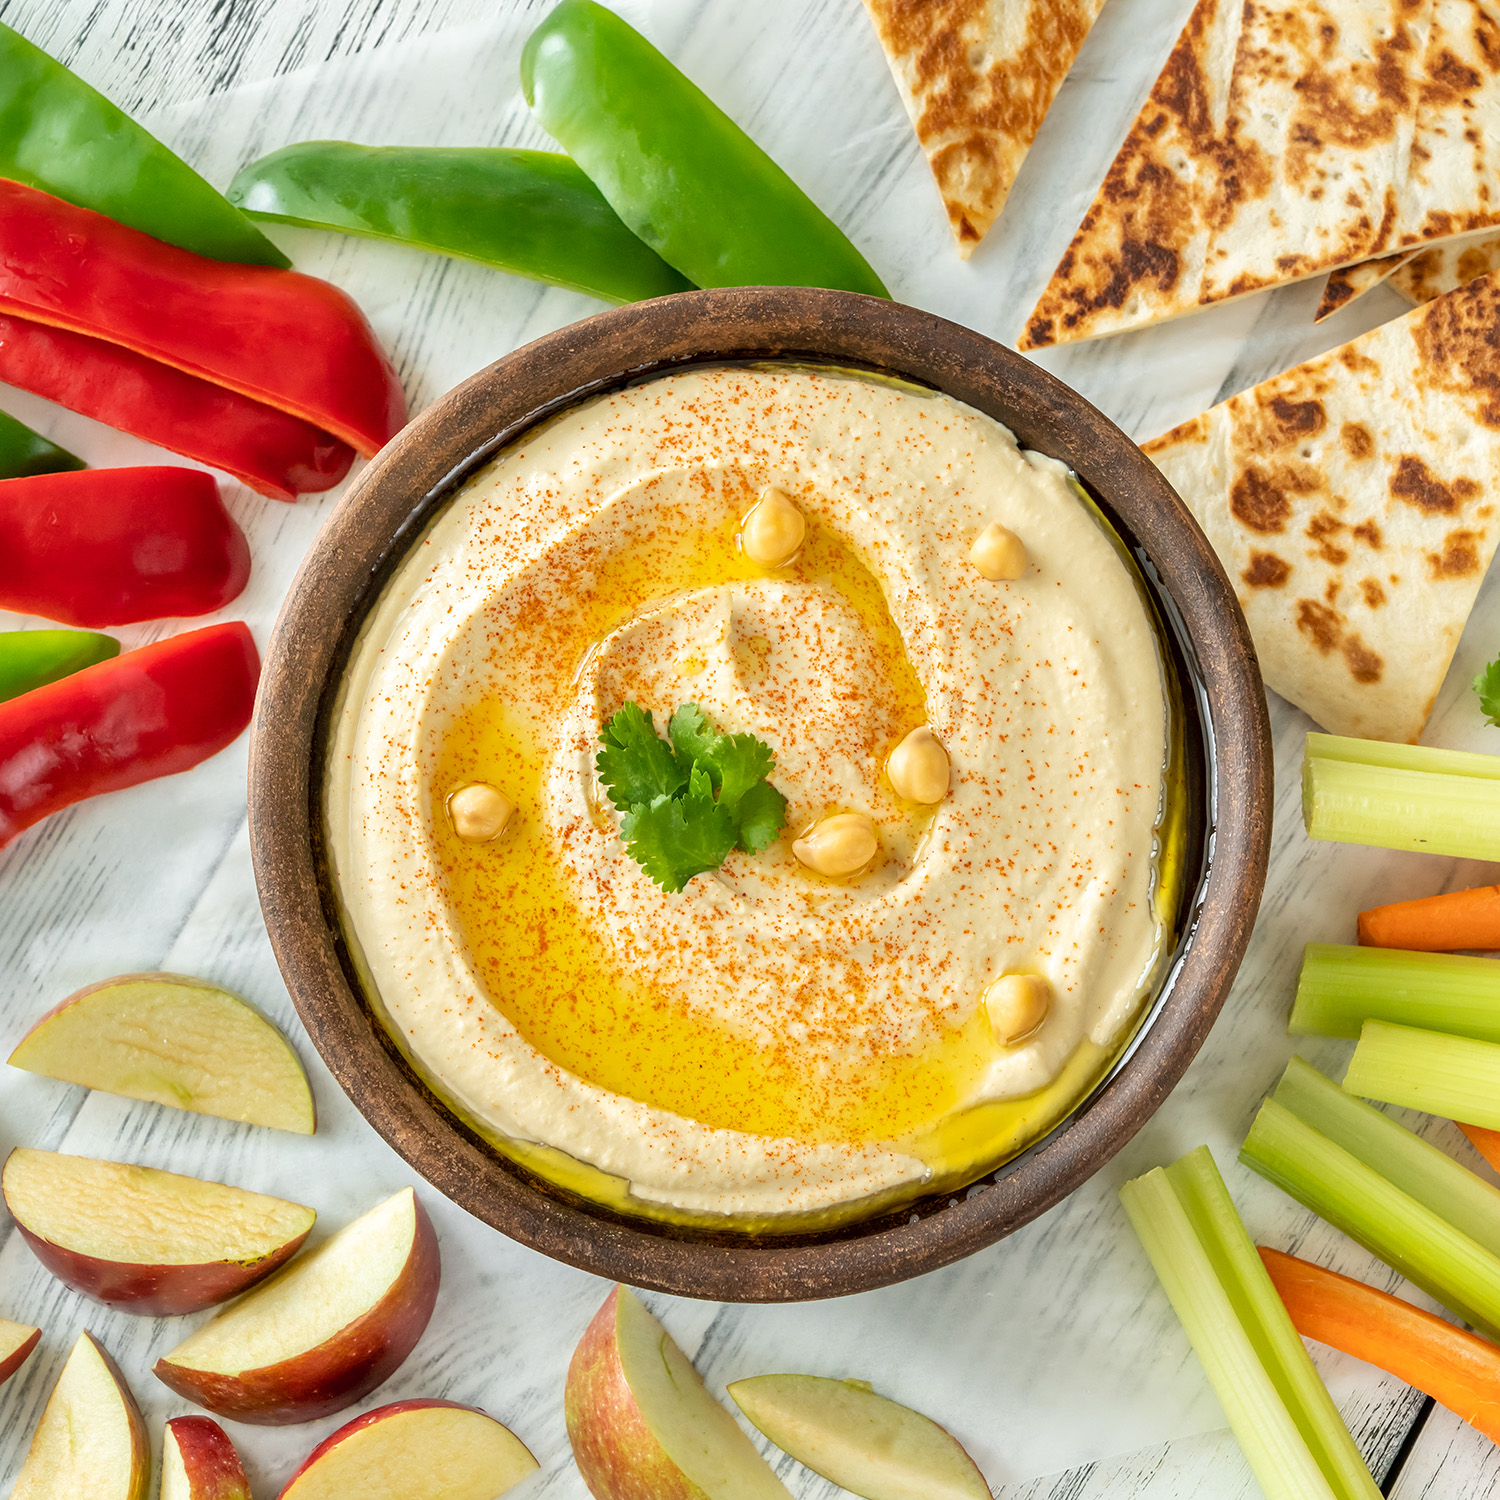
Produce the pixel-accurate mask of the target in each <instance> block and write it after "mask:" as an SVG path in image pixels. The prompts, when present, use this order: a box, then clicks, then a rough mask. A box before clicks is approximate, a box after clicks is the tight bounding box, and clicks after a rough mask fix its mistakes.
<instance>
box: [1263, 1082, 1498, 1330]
mask: <svg viewBox="0 0 1500 1500" xmlns="http://www.w3.org/2000/svg"><path fill="white" fill-rule="evenodd" d="M1240 1160H1241V1161H1242V1162H1244V1163H1245V1165H1246V1166H1248V1167H1250V1168H1252V1169H1253V1170H1254V1171H1256V1172H1259V1173H1260V1175H1261V1176H1262V1177H1264V1178H1266V1179H1268V1180H1269V1181H1271V1182H1274V1183H1275V1184H1276V1186H1277V1187H1279V1188H1281V1189H1282V1191H1283V1192H1286V1193H1289V1194H1291V1196H1292V1197H1293V1198H1295V1199H1296V1200H1297V1201H1298V1202H1299V1203H1302V1204H1305V1205H1306V1206H1307V1207H1308V1208H1310V1209H1312V1211H1313V1212H1314V1213H1315V1214H1317V1215H1318V1217H1319V1218H1321V1219H1326V1220H1327V1221H1328V1222H1329V1223H1330V1224H1332V1225H1333V1226H1334V1228H1335V1229H1341V1230H1343V1232H1344V1233H1345V1234H1347V1235H1348V1236H1349V1237H1350V1238H1351V1239H1353V1240H1357V1241H1358V1242H1359V1243H1360V1244H1361V1245H1363V1246H1364V1247H1365V1249H1366V1250H1368V1251H1370V1253H1371V1254H1373V1255H1378V1256H1379V1257H1380V1258H1381V1260H1383V1261H1385V1263H1386V1264H1387V1265H1389V1266H1394V1267H1395V1269H1396V1270H1398V1271H1400V1273H1401V1274H1402V1275H1403V1276H1404V1277H1406V1279H1407V1280H1408V1281H1410V1282H1414V1283H1415V1284H1416V1285H1417V1286H1419V1287H1421V1288H1422V1290H1423V1291H1424V1292H1427V1293H1428V1294H1429V1295H1430V1296H1433V1297H1435V1298H1436V1299H1437V1300H1438V1301H1439V1302H1441V1303H1442V1304H1443V1306H1444V1307H1446V1308H1448V1309H1449V1310H1450V1311H1452V1312H1455V1313H1457V1314H1458V1316H1459V1317H1461V1318H1463V1319H1464V1320H1465V1322H1468V1323H1472V1324H1473V1325H1474V1327H1475V1328H1478V1329H1479V1330H1480V1331H1481V1332H1483V1333H1486V1334H1488V1335H1489V1336H1490V1337H1491V1338H1495V1337H1497V1336H1500V1256H1496V1255H1494V1254H1492V1253H1491V1252H1490V1251H1489V1250H1486V1249H1485V1248H1484V1246H1482V1245H1480V1244H1477V1243H1476V1242H1475V1241H1474V1240H1472V1239H1470V1238H1469V1236H1468V1235H1466V1234H1464V1233H1463V1232H1462V1231H1461V1230H1458V1229H1455V1228H1454V1227H1453V1225H1451V1224H1450V1223H1449V1222H1448V1221H1447V1220H1446V1219H1444V1218H1442V1217H1441V1216H1440V1215H1438V1214H1436V1213H1434V1212H1433V1211H1432V1210H1431V1209H1430V1208H1428V1207H1427V1206H1426V1205H1425V1204H1422V1203H1419V1202H1418V1201H1417V1200H1416V1199H1415V1198H1413V1197H1411V1196H1410V1194H1408V1193H1403V1192H1402V1191H1401V1189H1400V1188H1398V1187H1395V1186H1393V1185H1392V1184H1391V1183H1390V1182H1388V1181H1387V1180H1386V1179H1385V1178H1384V1177H1382V1176H1381V1175H1380V1173H1379V1172H1377V1171H1376V1170H1375V1169H1374V1168H1373V1167H1368V1166H1366V1165H1365V1164H1364V1163H1363V1162H1362V1161H1360V1160H1359V1159H1358V1158H1357V1157H1355V1156H1353V1155H1352V1154H1351V1153H1350V1152H1348V1151H1346V1150H1344V1148H1343V1147H1342V1146H1336V1145H1335V1144H1334V1143H1333V1142H1332V1141H1330V1140H1329V1139H1328V1138H1327V1137H1326V1136H1324V1135H1321V1134H1319V1132H1318V1131H1316V1130H1314V1129H1313V1128H1312V1126H1310V1125H1306V1124H1304V1123H1303V1122H1302V1121H1301V1120H1299V1119H1298V1118H1297V1117H1296V1115H1294V1114H1293V1113H1292V1112H1291V1111H1290V1110H1289V1109H1287V1108H1286V1107H1285V1106H1284V1105H1281V1104H1278V1103H1277V1102H1276V1101H1275V1100H1274V1099H1267V1100H1266V1101H1265V1103H1264V1104H1262V1105H1261V1107H1260V1113H1259V1114H1258V1115H1256V1117H1255V1123H1254V1125H1252V1126H1251V1127H1250V1134H1249V1135H1248V1136H1246V1137H1245V1144H1244V1146H1243V1147H1242V1149H1241V1151H1240Z"/></svg>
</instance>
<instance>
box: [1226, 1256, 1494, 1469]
mask: <svg viewBox="0 0 1500 1500" xmlns="http://www.w3.org/2000/svg"><path fill="white" fill-rule="evenodd" d="M1256 1248H1257V1249H1259V1251H1260V1258H1261V1259H1262V1260H1263V1261H1264V1262H1265V1264H1266V1270H1267V1271H1269V1272H1270V1273H1271V1280H1272V1282H1274V1283H1275V1286H1276V1290H1277V1291H1278V1292H1279V1293H1280V1294H1281V1300H1282V1301H1283V1302H1284V1303H1285V1304H1286V1310H1287V1312H1288V1313H1289V1314H1290V1315H1291V1319H1292V1323H1293V1324H1294V1325H1295V1327H1296V1329H1297V1332H1298V1333H1300V1334H1301V1335H1302V1337H1303V1338H1306V1339H1316V1340H1317V1342H1318V1343H1320V1344H1327V1345H1329V1346H1330V1347H1331V1348H1334V1349H1341V1350H1342V1351H1343V1352H1344V1353H1345V1354H1352V1355H1353V1356H1354V1357H1355V1358H1356V1359H1362V1360H1365V1361H1366V1362H1367V1363H1369V1364H1372V1365H1378V1366H1379V1367H1380V1368H1381V1369H1382V1370H1386V1371H1388V1372H1389V1373H1390V1374H1392V1375H1394V1376H1395V1377H1396V1378H1397V1379H1398V1380H1404V1381H1405V1382H1406V1383H1407V1384H1408V1385H1410V1386H1415V1387H1416V1389H1417V1390H1419V1391H1422V1392H1425V1394H1427V1395H1429V1396H1431V1397H1432V1399H1433V1400H1434V1401H1436V1402H1438V1403H1439V1404H1440V1405H1443V1406H1446V1407H1447V1408H1448V1410H1449V1411H1451V1412H1453V1413H1454V1415H1455V1416H1459V1417H1462V1418H1463V1420H1464V1421H1465V1422H1467V1423H1468V1424H1469V1425H1470V1426H1471V1427H1474V1428H1476V1429H1477V1430H1478V1431H1480V1432H1482V1433H1483V1434H1484V1435H1485V1436H1486V1437H1487V1438H1489V1440H1490V1441H1491V1442H1492V1443H1500V1347H1497V1346H1496V1345H1494V1344H1492V1343H1490V1342H1489V1340H1488V1339H1482V1338H1480V1337H1479V1335H1478V1334H1474V1333H1468V1332H1466V1331H1465V1330H1464V1329H1462V1328H1455V1327H1454V1326H1453V1325H1452V1324H1451V1323H1446V1322H1444V1321H1443V1319H1442V1318H1438V1317H1434V1316H1433V1315H1432V1314H1431V1313H1430V1312H1423V1311H1422V1309H1421V1308H1420V1307H1413V1306H1412V1305H1411V1303H1409V1302H1403V1301H1402V1300H1401V1299H1400V1298H1399V1297H1392V1296H1391V1295H1390V1294H1389V1293H1387V1292H1380V1291H1376V1289H1375V1288H1374V1287H1372V1286H1366V1285H1365V1284H1364V1283H1363V1282H1362V1281H1352V1280H1350V1278H1349V1277H1347V1276H1340V1275H1339V1274H1338V1273H1337V1272H1335V1271H1325V1270H1324V1269H1323V1268H1322V1267H1321V1266H1315V1265H1312V1264H1311V1263H1310V1262H1308V1261H1305V1260H1298V1259H1297V1257H1296V1256H1295V1255H1283V1254H1282V1253H1281V1251H1280V1250H1268V1249H1266V1247H1265V1246H1264V1245H1260V1246H1257V1247H1256Z"/></svg>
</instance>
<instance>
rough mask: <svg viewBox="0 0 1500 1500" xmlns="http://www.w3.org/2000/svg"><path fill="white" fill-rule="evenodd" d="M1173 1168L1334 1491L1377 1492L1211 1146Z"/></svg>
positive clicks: (1204, 1240) (1222, 1279)
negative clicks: (1309, 1356) (1263, 1259)
mask: <svg viewBox="0 0 1500 1500" xmlns="http://www.w3.org/2000/svg"><path fill="white" fill-rule="evenodd" d="M1166 1171H1167V1177H1168V1179H1169V1180H1170V1181H1171V1183H1172V1186H1173V1188H1174V1189H1175V1190H1176V1193H1177V1201H1178V1202H1179V1203H1180V1204H1181V1205H1182V1208H1183V1211H1184V1212H1185V1213H1186V1214H1187V1216H1188V1221H1189V1223H1190V1224H1191V1225H1192V1226H1193V1230H1194V1232H1195V1233H1196V1235H1197V1237H1198V1243H1199V1244H1200V1245H1201V1246H1202V1247H1203V1249H1204V1250H1205V1252H1206V1253H1207V1255H1208V1259H1209V1262H1210V1264H1211V1266H1212V1267H1213V1270H1214V1272H1215V1274H1216V1275H1217V1277H1218V1280H1219V1284H1220V1285H1221V1286H1222V1287H1223V1288H1224V1291H1225V1293H1226V1295H1227V1296H1228V1297H1229V1300H1230V1303H1231V1305H1232V1306H1233V1308H1234V1313H1235V1316H1236V1318H1237V1319H1238V1321H1239V1324H1240V1326H1241V1327H1242V1328H1243V1329H1244V1330H1245V1332H1246V1334H1247V1335H1248V1336H1249V1339H1250V1342H1251V1344H1252V1345H1253V1346H1254V1348H1255V1352H1256V1355H1257V1357H1258V1358H1259V1360H1260V1363H1261V1367H1262V1368H1263V1369H1264V1370H1265V1372H1266V1373H1267V1375H1269V1376H1270V1378H1271V1383H1272V1384H1273V1385H1274V1386H1275V1387H1276V1390H1277V1393H1278V1394H1279V1395H1280V1397H1281V1400H1282V1404H1283V1405H1284V1406H1285V1407H1286V1409H1287V1411H1288V1412H1289V1413H1290V1414H1291V1417H1292V1420H1293V1421H1294V1422H1295V1423H1296V1425H1297V1430H1298V1431H1299V1432H1300V1433H1301V1434H1302V1437H1303V1441H1304V1442H1306V1444H1307V1446H1308V1449H1309V1451H1310V1452H1311V1453H1312V1455H1313V1457H1314V1459H1315V1460H1316V1461H1317V1465H1318V1468H1319V1470H1320V1471H1321V1472H1322V1474H1323V1475H1324V1477H1325V1478H1326V1479H1327V1480H1328V1481H1329V1482H1330V1483H1331V1484H1332V1486H1333V1489H1334V1493H1335V1494H1338V1495H1371V1494H1374V1493H1375V1485H1374V1482H1373V1481H1372V1480H1371V1478H1370V1471H1369V1469H1368V1468H1367V1467H1366V1466H1365V1461H1364V1459H1363V1457H1362V1456H1361V1455H1360V1451H1359V1449H1358V1447H1357V1446H1356V1445H1355V1442H1354V1439H1353V1438H1352V1437H1350V1436H1349V1429H1348V1428H1347V1427H1345V1426H1344V1420H1343V1418H1342V1417H1341V1416H1340V1415H1339V1410H1338V1407H1336V1406H1335V1405H1334V1404H1333V1398H1332V1397H1331V1396H1330V1395H1329V1394H1328V1387H1327V1386H1325V1385H1324V1384H1323V1380H1322V1377H1321V1376H1320V1375H1319V1374H1318V1372H1317V1370H1316V1369H1314V1368H1313V1363H1312V1360H1311V1359H1309V1358H1308V1354H1307V1346H1306V1345H1305V1344H1304V1343H1303V1342H1302V1337H1301V1335H1300V1334H1299V1333H1298V1332H1297V1330H1296V1328H1295V1327H1294V1326H1293V1324H1292V1320H1291V1317H1290V1315H1289V1314H1288V1313H1287V1310H1286V1304H1285V1303H1283V1302H1282V1300H1281V1297H1280V1294H1279V1293H1278V1292H1277V1290H1276V1288H1275V1286H1274V1285H1273V1284H1272V1282H1271V1277H1270V1275H1269V1274H1268V1272H1267V1271H1266V1267H1265V1262H1264V1261H1262V1260H1261V1258H1260V1256H1259V1254H1257V1252H1256V1249H1255V1246H1254V1245H1253V1244H1252V1243H1251V1240H1250V1235H1249V1233H1248V1232H1247V1231H1246V1229H1245V1225H1244V1222H1243V1221H1242V1220H1241V1218H1240V1216H1239V1213H1238V1212H1237V1210H1236V1209H1235V1206H1234V1200H1233V1199H1232V1198H1231V1197H1230V1196H1229V1189H1228V1188H1227V1187H1225V1185H1224V1179H1223V1178H1222V1177H1221V1176H1220V1175H1219V1169H1218V1167H1217V1166H1216V1165H1215V1164H1214V1159H1213V1156H1212V1154H1211V1153H1210V1152H1209V1149H1208V1147H1207V1146H1200V1147H1198V1149H1197V1150H1196V1151H1190V1152H1188V1154H1187V1155H1186V1156H1184V1157H1182V1158H1180V1159H1179V1160H1178V1161H1176V1162H1174V1163H1173V1164H1172V1165H1171V1166H1170V1167H1168V1168H1167V1169H1166Z"/></svg>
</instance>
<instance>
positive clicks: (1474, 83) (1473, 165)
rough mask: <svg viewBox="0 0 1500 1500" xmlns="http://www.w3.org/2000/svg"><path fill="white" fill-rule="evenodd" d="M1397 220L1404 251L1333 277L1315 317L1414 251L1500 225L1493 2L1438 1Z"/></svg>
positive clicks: (1499, 8) (1497, 8)
mask: <svg viewBox="0 0 1500 1500" xmlns="http://www.w3.org/2000/svg"><path fill="white" fill-rule="evenodd" d="M1397 221H1398V226H1399V233H1398V234H1397V236H1396V244H1397V245H1398V246H1401V247H1403V249H1402V251H1401V253H1399V254H1397V255H1395V256H1387V257H1382V258H1381V259H1378V260H1373V261H1366V262H1363V263H1362V264H1360V265H1357V266H1349V267H1346V268H1345V269H1343V270H1339V271H1335V272H1334V273H1333V274H1332V275H1331V276H1330V277H1329V279H1328V287H1327V290H1326V291H1325V292H1324V294H1323V301H1322V303H1321V304H1320V306H1319V308H1318V313H1317V317H1318V320H1320V321H1321V320H1322V319H1323V318H1325V317H1327V316H1328V315H1329V314H1330V313H1332V312H1336V311H1337V310H1338V309H1339V308H1340V307H1345V306H1347V305H1348V304H1349V303H1350V302H1352V301H1354V300H1355V299H1356V298H1358V297H1361V296H1363V295H1364V294H1365V293H1366V292H1368V291H1370V290H1371V289H1373V288H1374V287H1377V286H1379V285H1380V284H1381V282H1383V281H1385V280H1386V279H1387V278H1388V277H1390V276H1392V275H1393V274H1394V273H1395V272H1396V271H1397V270H1399V269H1400V268H1401V267H1402V266H1403V265H1405V264H1406V263H1407V262H1408V261H1410V260H1411V259H1412V257H1413V255H1414V254H1415V253H1416V251H1415V250H1413V249H1411V248H1409V247H1413V246H1415V247H1419V248H1420V247H1422V246H1426V245H1451V244H1454V243H1455V242H1456V243H1467V242H1468V241H1471V240H1472V239H1473V238H1474V237H1475V235H1476V234H1483V233H1487V232H1489V231H1491V230H1493V229H1495V228H1497V227H1500V3H1497V0H1435V3H1434V4H1433V7H1432V15H1431V19H1430V21H1429V23H1428V29H1427V42H1426V46H1425V49H1424V52H1423V58H1422V66H1421V69H1420V70H1419V74H1418V89H1417V114H1416V125H1415V131H1414V134H1413V137H1412V146H1411V152H1410V156H1409V159H1408V164H1407V172H1406V175H1405V177H1404V178H1403V179H1402V181H1401V182H1400V183H1399V184H1398V198H1397ZM1454 263H1455V265H1456V260H1455V262H1454ZM1465 279H1466V280H1472V277H1467V278H1465ZM1454 284H1455V285H1457V284H1458V283H1454ZM1445 290H1451V287H1449V288H1445Z"/></svg>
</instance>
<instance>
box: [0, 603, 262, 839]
mask: <svg viewBox="0 0 1500 1500" xmlns="http://www.w3.org/2000/svg"><path fill="white" fill-rule="evenodd" d="M259 677H260V657H259V656H258V655H257V653H256V650H255V642H254V641H253V640H252V639H251V638H250V632H249V630H248V629H247V628H246V627H245V625H244V624H243V623H242V622H240V621H238V620H236V621H233V622H232V623H230V624H227V625H208V626H205V627H204V628H203V629H202V630H190V631H188V633H187V634H186V635H177V636H173V637H172V639H171V640H167V641H159V642H158V643H157V644H156V645H154V646H143V647H141V649H140V650H139V651H128V652H126V654H125V655H124V656H117V657H115V659H114V660H113V661H106V662H100V663H99V665H98V666H97V667H85V668H84V670H83V671H81V672H75V673H74V674H73V675H72V676H71V677H64V678H63V679H62V681H61V682H53V683H49V684H48V685H47V686H46V687H39V688H35V689H33V690H32V691H31V692H29V693H22V694H21V696H20V697H19V698H12V699H10V700H9V702H6V703H0V849H3V848H4V847H5V845H7V844H8V843H10V841H11V840H12V839H13V838H15V837H16V835H17V834H19V833H21V832H23V831H24V830H25V829H27V828H30V827H31V825H32V824H33V823H37V822H40V821H41V819H43V818H45V817H46V816H47V815H48V814H49V813H55V812H59V811H60V810H61V809H62V808H64V807H69V806H71V805H72V804H73V803H74V802H81V801H82V800H83V799H84V798H85V797H97V796H98V795H99V794H100V793H101V792H113V791H118V790H119V789H120V788H121V787H127V786H135V785H137V784H138V783H139V782H142V781H151V780H153V779H154V778H156V777H158V776H171V775H172V774H174V773H175V772H177V771H186V770H188V769H189V767H191V766H196V765H197V764H198V763H199V761H203V760H207V759H208V757H209V756H210V755H213V754H215V753H216V752H217V751H219V750H222V749H223V748H224V747H225V746H226V745H227V744H229V743H230V742H231V741H233V740H235V739H238V738H239V735H240V733H241V731H242V730H243V729H244V728H245V726H246V725H247V724H248V723H249V722H250V714H251V711H252V710H253V709H254V707H255V685H256V682H257V680H258V679H259Z"/></svg>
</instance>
